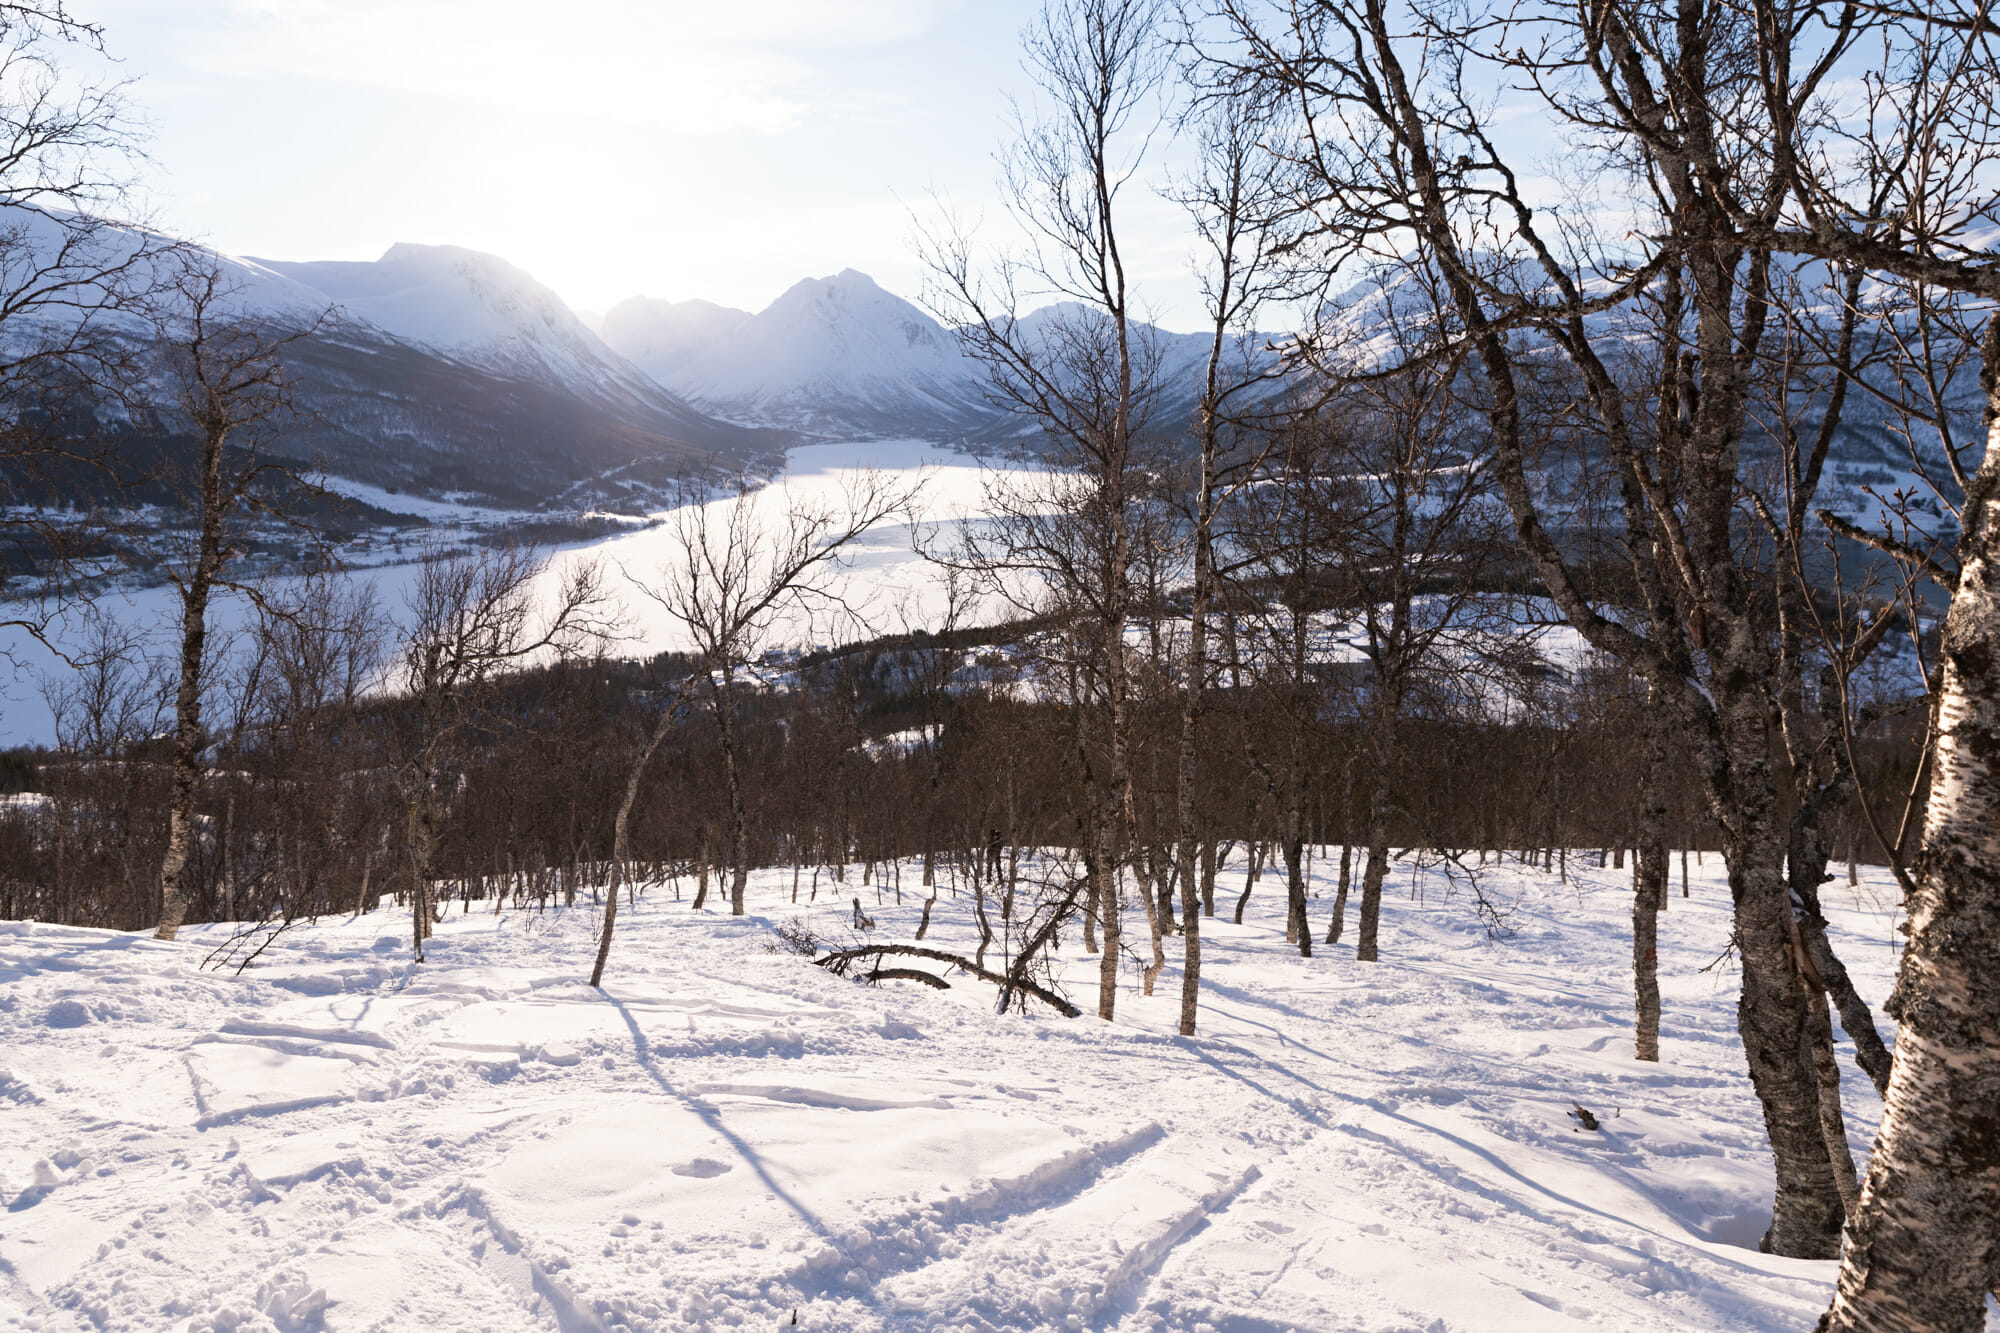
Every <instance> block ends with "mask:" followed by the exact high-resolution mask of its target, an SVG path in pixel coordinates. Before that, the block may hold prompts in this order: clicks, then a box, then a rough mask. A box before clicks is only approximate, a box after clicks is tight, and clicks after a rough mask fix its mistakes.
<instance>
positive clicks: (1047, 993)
mask: <svg viewBox="0 0 2000 1333" xmlns="http://www.w3.org/2000/svg"><path fill="white" fill-rule="evenodd" d="M889 955H894V956H896V957H899V958H928V959H930V960H931V961H932V962H937V963H949V964H951V965H952V966H953V967H955V968H957V969H959V970H960V971H961V972H968V973H970V974H971V975H973V976H975V977H978V978H980V979H981V980H983V981H990V982H992V983H993V984H994V985H996V986H1000V987H1007V986H1010V985H1011V986H1014V987H1017V988H1019V989H1021V990H1024V991H1026V992H1028V994H1030V995H1032V996H1034V997H1035V998H1036V999H1038V1000H1040V1001H1041V1002H1042V1003H1043V1004H1046V1005H1048V1006H1049V1007H1050V1008H1052V1009H1054V1010H1055V1011H1056V1012H1058V1013H1060V1014H1061V1015H1062V1016H1063V1017H1065V1018H1076V1017H1078V1016H1079V1015H1081V1014H1082V1013H1083V1011H1082V1010H1081V1009H1079V1008H1077V1007H1076V1006H1075V1005H1073V1004H1071V1003H1070V1002H1069V1001H1068V1000H1065V999H1064V998H1063V997H1062V996H1060V995H1058V994H1056V993H1055V992H1054V991H1052V990H1049V989H1048V988H1047V987H1045V986H1041V985H1038V984H1036V983H1035V982H1032V981H1029V980H1027V979H1026V978H1025V977H1013V978H1008V977H1005V976H1002V975H1001V974H1000V973H998V972H989V971H988V970H987V969H985V968H983V967H981V966H979V964H977V963H975V962H973V961H972V960H971V959H970V958H963V957H960V956H959V955H958V954H955V953H946V952H945V951H944V950H942V949H925V948H921V947H919V946H917V945H914V944H867V945H863V946H862V947H861V948H859V949H842V950H840V951H839V952H837V953H830V954H828V955H827V956H826V957H824V958H815V959H814V960H813V961H814V962H816V963H818V964H819V965H820V966H821V967H823V968H825V969H826V970H827V971H829V972H831V973H833V974H834V975H835V976H837V977H844V976H846V975H847V974H848V970H849V969H850V968H852V967H853V966H854V964H856V963H858V962H860V961H862V960H863V959H867V958H873V959H875V960H876V962H877V963H878V965H879V963H880V961H881V960H882V959H883V958H884V957H886V956H889ZM914 970H915V969H904V968H895V969H889V970H884V969H882V968H880V967H879V966H878V967H877V969H876V971H875V973H874V975H876V976H882V977H887V976H891V975H895V974H904V973H907V972H910V971H914ZM920 975H923V976H929V973H923V974H920ZM903 979H904V980H909V981H914V980H916V979H917V978H916V977H912V976H907V975H905V976H904V978H903ZM930 982H931V983H932V984H938V985H940V986H942V985H944V984H945V983H944V980H943V978H941V977H930Z"/></svg>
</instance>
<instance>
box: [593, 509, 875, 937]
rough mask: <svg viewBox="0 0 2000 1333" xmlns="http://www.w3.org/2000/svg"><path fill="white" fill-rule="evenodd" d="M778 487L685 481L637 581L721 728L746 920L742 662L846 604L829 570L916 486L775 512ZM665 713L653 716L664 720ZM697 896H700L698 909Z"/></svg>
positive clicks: (736, 893) (734, 897) (733, 896)
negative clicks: (782, 634) (707, 486)
mask: <svg viewBox="0 0 2000 1333" xmlns="http://www.w3.org/2000/svg"><path fill="white" fill-rule="evenodd" d="M777 494H779V492H778V491H776V490H770V491H763V490H757V489H753V488H752V487H751V486H750V485H749V484H748V483H747V482H746V483H740V484H738V485H737V487H736V488H735V494H733V495H730V496H726V497H724V498H722V499H719V500H710V499H709V498H708V496H707V494H706V493H704V491H703V490H702V489H701V488H699V487H697V486H692V485H690V486H689V487H687V488H685V489H684V491H683V493H682V497H681V499H682V503H681V504H680V505H679V506H678V507H677V508H675V509H674V510H673V511H672V513H671V514H670V515H669V516H668V518H667V521H666V525H665V531H666V534H667V543H668V548H669V551H670V555H669V557H668V560H667V563H666V564H665V565H664V566H663V567H662V568H661V569H660V570H659V571H658V572H657V573H656V574H655V575H654V576H653V579H652V581H649V582H647V581H638V580H635V582H636V583H637V586H638V588H639V590H640V591H641V592H642V593H644V594H645V595H646V596H647V597H648V598H650V599H652V600H653V601H654V602H656V603H658V604H659V606H660V607H661V608H662V609H663V610H665V611H666V613H667V614H668V615H669V616H670V617H672V618H673V620H674V621H675V622H676V623H677V624H679V625H680V626H681V627H682V628H683V629H684V630H685V631H686V632H687V634H688V636H689V638H690V639H691V640H692V641H693V645H694V649H695V654H696V657H697V660H698V661H699V663H700V668H701V671H702V673H704V674H703V678H702V680H701V685H700V688H701V689H702V691H703V692H704V693H706V694H707V696H708V701H709V706H710V709H711V710H712V711H713V713H714V715H715V721H716V727H717V729H718V730H719V732H720V734H721V740H722V764H723V781H724V784H725V786H726V788H727V791H728V796H729V819H730V836H729V865H730V884H729V910H730V913H731V914H732V915H734V916H742V915H743V911H744V907H743V892H744V887H745V885H746V884H747V882H748V880H749V877H750V823H749V808H748V805H747V803H746V799H745V793H744V780H743V772H742V764H741V762H740V755H739V751H738V746H737V736H736V717H737V694H738V691H739V690H740V689H741V688H742V677H743V673H744V669H745V668H746V667H747V666H749V665H750V664H751V663H752V662H754V661H755V660H756V659H757V658H758V657H759V656H761V655H762V654H763V652H764V650H765V648H766V647H767V646H769V636H770V635H771V634H772V633H773V631H774V630H775V629H776V627H777V626H778V625H779V624H780V623H781V622H782V620H783V619H784V617H785V616H787V615H788V614H806V615H810V614H812V613H814V612H824V611H827V610H829V609H851V608H847V607H846V604H845V603H844V602H843V601H842V599H841V596H840V589H839V582H838V579H837V577H836V576H837V574H838V572H839V570H840V568H841V562H842V559H843V557H844V556H845V554H846V553H847V550H848V548H849V547H851V546H852V545H853V543H854V542H856V541H857V540H858V539H859V538H860V537H861V536H862V534H864V533H866V532H867V531H868V530H869V529H870V528H873V527H875V526H876V525H877V524H879V523H881V522H883V521H884V520H885V519H888V518H890V517H891V516H892V515H894V514H896V513H898V512H899V511H901V510H903V509H905V508H907V507H908V505H909V503H910V501H911V499H912V498H913V496H914V489H913V488H912V487H909V486H905V485H901V484H899V483H897V482H896V481H894V480H893V479H892V478H890V477H889V476H888V475H887V474H885V473H879V472H858V473H855V474H853V475H851V476H850V477H849V478H848V479H847V481H846V483H845V485H844V487H843V489H842V492H841V494H840V495H839V497H838V498H832V497H827V496H814V495H802V496H797V497H795V498H793V499H792V501H791V502H790V503H789V504H788V505H787V506H786V507H785V508H784V509H783V511H782V512H778V513H773V512H771V510H772V509H773V504H772V500H773V497H775V496H776V495H777ZM628 577H630V574H629V571H628ZM669 716H671V713H669V714H668V715H665V716H663V717H662V718H661V721H660V725H661V726H662V727H665V726H667V725H668V720H667V719H668V717H669ZM650 753H651V751H650V750H648V751H647V754H648V755H650ZM640 763H641V764H642V765H643V764H644V763H645V759H644V758H641V760H640ZM704 896H705V895H697V897H696V900H695V903H694V906H695V907H696V909H697V910H698V909H700V908H701V907H702V906H703V905H704V901H703V898H704ZM600 947H602V946H600Z"/></svg>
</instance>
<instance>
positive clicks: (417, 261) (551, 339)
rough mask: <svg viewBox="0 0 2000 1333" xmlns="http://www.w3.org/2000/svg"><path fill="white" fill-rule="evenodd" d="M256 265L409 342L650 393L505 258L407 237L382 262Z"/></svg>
mask: <svg viewBox="0 0 2000 1333" xmlns="http://www.w3.org/2000/svg"><path fill="white" fill-rule="evenodd" d="M252 262H253V263H256V264H258V265H260V266H261V267H263V268H265V269H268V270H270V271H271V272H272V273H274V274H277V275H279V276H281V277H284V278H287V279H290V280H291V281H292V282H294V283H296V284H298V285H299V286H300V287H303V288H307V289H309V290H311V291H313V292H316V293H318V294H319V295H320V296H321V297H323V298H324V300H325V303H326V304H328V305H332V306H337V307H339V309H340V310H341V311H342V313H343V314H345V315H346V316H347V317H348V318H350V319H352V320H356V321H359V322H361V323H363V324H367V325H371V326H373V327H374V328H376V329H379V330H381V331H382V332H384V333H387V334H388V335H390V336H391V337H393V338H395V339H397V340H399V341H401V342H404V343H408V344H411V345H413V346H417V347H423V348H428V349H430V350H432V351H435V352H441V353H443V354H445V355H447V356H450V357H453V358H455V359H457V360H461V361H465V362H467V363H469V364H472V365H476V366H480V367H482V368H484V369H487V370H492V371H496V372H499V373H501V374H507V375H514V376H520V377H526V378H539V379H542V380H546V381H549V382H552V383H557V384H563V385H567V386H568V387H570V388H571V389H574V390H583V391H598V392H603V391H612V392H616V391H623V392H625V393H628V394H633V395H635V396H640V397H645V396H648V393H647V390H648V388H649V387H650V386H648V385H647V383H646V380H645V377H643V376H641V375H638V374H636V373H635V368H634V367H632V366H631V365H629V364H627V363H625V362H624V360H623V359H622V358H621V357H619V356H618V354H617V353H615V352H613V351H612V350H611V349H610V348H609V347H607V346H605V345H604V342H603V341H602V340H601V339H600V338H598V336H597V335H596V334H594V333H592V332H591V331H590V330H589V329H588V328H586V327H584V324H583V322H582V321H581V320H579V319H578V318H577V317H576V315H575V314H574V313H573V312H572V311H571V310H570V308H569V307H568V306H567V305H566V304H564V303H563V300H562V298H561V297H559V296H557V295H556V294H555V293H554V292H552V291H550V290H549V289H548V288H547V287H544V286H543V285H542V284H541V283H539V282H537V281H536V280H535V279H534V278H532V277H530V276H529V275H528V274H526V273H524V272H522V271H521V270H520V269H518V268H515V267H514V266H513V265H512V264H509V263H508V262H507V261H506V260H504V259H501V258H500V257H499V256H497V255H488V254H481V253H479V252H478V251H476V250H467V249H464V248H462V247H460V246H455V245H412V244H409V243H407V242H401V243H398V244H396V245H392V246H390V247H389V249H388V250H387V251H385V252H384V253H383V255H382V257H381V258H380V259H377V260H375V261H374V262H372V263H353V262H343V261H337V260H317V261H305V262H291V261H285V260H275V259H259V260H253V261H252Z"/></svg>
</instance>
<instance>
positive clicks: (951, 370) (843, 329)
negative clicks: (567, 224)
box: [604, 269, 994, 438]
mask: <svg viewBox="0 0 2000 1333" xmlns="http://www.w3.org/2000/svg"><path fill="white" fill-rule="evenodd" d="M604 331H605V338H606V340H607V341H608V342H609V343H610V344H611V346H612V347H613V348H615V349H617V350H618V351H619V352H622V353H623V354H624V355H626V356H627V357H629V358H631V359H632V360H633V361H634V362H636V363H637V364H638V365H639V366H640V367H642V368H643V369H645V370H646V371H647V372H648V373H650V374H651V375H652V376H653V377H654V378H655V379H657V380H659V381H660V382H661V383H662V384H665V385H666V386H668V387H669V388H671V389H672V390H674V391H675V392H676V393H679V394H681V395H683V396H685V397H686V398H688V399H689V400H690V401H692V402H694V403H697V404H699V405H701V406H702V407H704V408H706V409H707V410H709V411H711V412H714V413H716V414H717V415H719V416H722V417H725V418H727V419H730V420H735V421H744V422H754V423H756V424H760V425H769V426H784V427H790V428H793V429H798V430H805V431H810V432H813V433H816V434H843V433H852V432H855V431H862V432H866V433H869V434H876V435H922V436H928V437H932V438H953V437H957V436H961V435H964V434H967V433H969V432H973V431H977V430H980V429H982V428H984V427H986V426H988V425H990V423H991V422H992V420H993V417H994V413H993V409H992V408H991V407H989V406H988V405H987V404H986V402H985V400H984V399H983V397H982V396H981V395H982V389H983V386H984V384H985V376H984V373H983V372H982V371H981V370H980V368H979V367H978V366H977V365H975V364H973V363H972V362H971V361H969V360H968V359H967V358H966V357H965V355H964V354H963V353H962V352H960V351H959V348H958V342H957V339H956V338H954V337H953V336H952V334H951V332H950V330H948V329H946V328H945V327H944V326H943V325H941V324H939V323H938V322H937V321H936V320H934V319H932V318H931V317H930V316H929V315H927V314H925V313H924V312H923V311H921V310H919V309H918V308H917V307H916V306H914V305H911V304H910V303H909V302H908V301H905V300H903V299H902V298H901V297H899V296H895V295H892V294H891V293H889V292H886V291H884V290H882V288H881V287H879V286H877V285H876V283H875V280H874V279H872V278H870V277H869V276H868V275H867V274H865V273H860V272H857V271H856V270H854V269H846V270H843V271H842V272H840V273H837V274H835V275H834V276H832V277H830V278H808V279H806V280H804V281H802V282H800V283H797V284H796V285H794V286H793V287H792V288H791V289H790V290H788V291H787V292H785V293H784V295H782V296H780V297H779V298H778V299H777V300H775V301H773V302H772V303H771V304H770V305H769V306H767V307H765V308H764V309H763V310H761V311H759V312H758V313H757V314H755V315H751V314H747V313H745V312H743V311H740V310H730V309H727V308H726V307H722V306H716V305H711V304H709V303H708V302H706V301H682V302H667V301H656V300H649V299H647V298H644V297H637V298H634V299H633V300H630V301H627V302H625V303H624V304H622V305H620V306H618V307H616V308H615V309H613V310H612V311H611V312H610V313H609V314H608V315H606V316H605V321H604Z"/></svg>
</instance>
